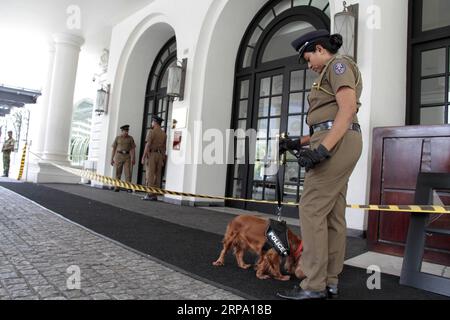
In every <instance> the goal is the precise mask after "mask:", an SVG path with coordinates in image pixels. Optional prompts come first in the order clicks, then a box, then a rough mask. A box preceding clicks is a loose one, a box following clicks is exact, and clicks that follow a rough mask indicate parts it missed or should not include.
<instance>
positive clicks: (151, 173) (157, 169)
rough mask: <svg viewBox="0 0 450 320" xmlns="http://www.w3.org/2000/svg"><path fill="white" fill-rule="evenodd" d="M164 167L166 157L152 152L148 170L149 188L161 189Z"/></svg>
mask: <svg viewBox="0 0 450 320" xmlns="http://www.w3.org/2000/svg"><path fill="white" fill-rule="evenodd" d="M163 165H164V155H163V154H162V153H159V152H150V155H149V157H148V160H147V168H146V179H147V186H148V187H154V188H161V175H162V168H163Z"/></svg>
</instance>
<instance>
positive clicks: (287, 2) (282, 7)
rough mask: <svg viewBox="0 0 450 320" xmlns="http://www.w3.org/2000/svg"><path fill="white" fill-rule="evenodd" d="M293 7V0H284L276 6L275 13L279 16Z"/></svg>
mask: <svg viewBox="0 0 450 320" xmlns="http://www.w3.org/2000/svg"><path fill="white" fill-rule="evenodd" d="M290 8H291V0H283V1H281V2H280V3H279V4H278V5H276V6H275V7H274V10H275V13H276V14H277V16H279V15H280V14H281V13H283V12H284V11H286V10H288V9H290Z"/></svg>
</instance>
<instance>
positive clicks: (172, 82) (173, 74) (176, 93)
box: [167, 58, 187, 101]
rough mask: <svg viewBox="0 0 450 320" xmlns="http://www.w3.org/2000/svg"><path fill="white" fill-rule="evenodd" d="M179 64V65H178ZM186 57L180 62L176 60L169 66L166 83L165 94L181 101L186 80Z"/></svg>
mask: <svg viewBox="0 0 450 320" xmlns="http://www.w3.org/2000/svg"><path fill="white" fill-rule="evenodd" d="M179 64H181V65H179ZM186 67H187V58H184V59H183V60H182V61H181V62H179V61H177V65H176V66H173V67H170V68H169V76H168V83H167V95H168V96H169V97H170V98H171V99H172V100H175V99H178V100H179V101H182V100H183V99H184V82H185V80H186Z"/></svg>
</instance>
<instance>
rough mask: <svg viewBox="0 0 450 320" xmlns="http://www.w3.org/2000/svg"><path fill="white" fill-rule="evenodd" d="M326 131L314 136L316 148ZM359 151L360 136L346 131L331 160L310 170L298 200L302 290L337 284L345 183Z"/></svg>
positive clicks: (343, 233)
mask: <svg viewBox="0 0 450 320" xmlns="http://www.w3.org/2000/svg"><path fill="white" fill-rule="evenodd" d="M326 134H327V131H321V132H317V133H316V134H314V135H313V136H312V138H311V147H312V148H317V147H318V146H319V144H320V143H321V141H322V140H323V138H324V136H325V135H326ZM361 151H362V138H361V134H360V133H358V132H356V131H351V130H349V131H347V133H346V134H345V135H344V137H343V138H342V139H341V141H339V142H338V144H337V145H336V147H335V148H334V149H333V150H332V151H331V154H332V156H331V158H330V159H328V160H325V161H324V162H323V163H321V164H319V165H317V166H316V167H315V168H314V169H312V170H310V171H309V172H308V173H307V174H306V177H305V183H304V191H303V193H302V196H301V199H300V206H299V215H300V229H301V235H302V239H303V245H304V246H303V254H302V257H301V259H300V268H301V269H302V271H303V272H304V273H305V276H306V279H304V280H303V281H302V282H301V284H300V286H301V288H302V289H304V290H312V291H323V290H325V288H326V286H327V285H337V284H338V275H339V274H340V273H341V272H342V269H343V266H344V256H345V246H346V238H347V224H346V221H345V209H346V206H347V202H346V195H347V184H348V180H349V178H350V175H351V174H352V172H353V169H354V167H355V166H356V163H357V162H358V159H359V157H360V155H361Z"/></svg>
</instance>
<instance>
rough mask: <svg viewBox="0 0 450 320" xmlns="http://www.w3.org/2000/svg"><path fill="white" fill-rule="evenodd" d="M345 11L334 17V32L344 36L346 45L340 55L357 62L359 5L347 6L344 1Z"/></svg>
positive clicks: (344, 44)
mask: <svg viewBox="0 0 450 320" xmlns="http://www.w3.org/2000/svg"><path fill="white" fill-rule="evenodd" d="M343 4H344V10H343V11H342V12H338V13H336V14H335V15H334V32H335V33H339V34H341V35H342V38H343V40H344V43H343V45H342V48H341V49H340V50H339V53H340V54H342V55H346V56H349V57H351V58H352V59H353V60H355V61H356V57H357V46H358V14H359V5H358V4H354V5H350V6H347V2H346V1H344V2H343Z"/></svg>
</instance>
